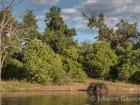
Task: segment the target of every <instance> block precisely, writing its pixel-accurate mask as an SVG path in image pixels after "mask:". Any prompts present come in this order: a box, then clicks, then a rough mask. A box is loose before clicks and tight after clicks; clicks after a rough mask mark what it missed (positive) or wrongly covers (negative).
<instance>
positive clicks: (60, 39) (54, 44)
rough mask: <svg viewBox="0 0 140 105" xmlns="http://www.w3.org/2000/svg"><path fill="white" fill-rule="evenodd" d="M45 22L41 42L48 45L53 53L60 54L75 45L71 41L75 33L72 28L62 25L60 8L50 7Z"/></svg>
mask: <svg viewBox="0 0 140 105" xmlns="http://www.w3.org/2000/svg"><path fill="white" fill-rule="evenodd" d="M45 22H46V29H45V32H44V36H43V41H44V42H46V43H47V44H49V45H50V46H51V48H52V49H53V50H54V51H55V52H57V53H61V52H62V50H63V49H65V48H67V47H68V46H71V45H75V44H76V42H75V41H74V40H73V36H75V35H76V31H75V29H73V28H68V26H67V25H66V24H65V23H64V20H63V18H62V17H61V9H60V8H58V7H52V8H51V9H50V11H49V12H47V13H46V20H45Z"/></svg>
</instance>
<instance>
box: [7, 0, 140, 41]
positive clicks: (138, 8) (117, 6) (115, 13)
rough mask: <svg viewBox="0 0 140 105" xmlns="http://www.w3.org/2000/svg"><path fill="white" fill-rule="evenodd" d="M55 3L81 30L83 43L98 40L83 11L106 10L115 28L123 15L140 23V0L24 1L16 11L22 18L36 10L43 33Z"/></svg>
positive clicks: (109, 23)
mask: <svg viewBox="0 0 140 105" xmlns="http://www.w3.org/2000/svg"><path fill="white" fill-rule="evenodd" d="M8 1H10V0H8ZM52 6H58V7H60V8H61V15H62V17H63V19H64V21H65V22H66V23H67V25H68V26H69V27H71V28H75V29H76V30H77V36H76V37H75V39H77V40H78V41H80V42H81V41H94V40H95V39H94V38H95V37H96V36H97V35H98V32H97V30H94V29H92V30H91V29H89V28H88V27H87V23H88V20H87V18H85V17H83V16H82V12H84V13H87V14H96V13H103V14H104V15H105V16H106V24H107V25H108V26H110V27H114V25H115V24H116V23H117V22H118V21H119V19H120V18H125V19H127V20H136V21H137V22H138V26H140V22H139V21H140V17H139V16H140V0H24V1H23V2H22V3H21V4H20V5H18V6H16V7H15V8H14V10H13V11H14V12H15V14H16V15H17V17H18V19H19V20H21V18H22V16H23V14H24V11H25V10H30V9H33V10H34V11H35V14H36V18H37V20H38V25H39V29H40V31H41V32H43V31H44V28H45V24H44V19H45V13H46V12H47V11H49V9H50V8H51V7H52Z"/></svg>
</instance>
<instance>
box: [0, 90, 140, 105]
mask: <svg viewBox="0 0 140 105" xmlns="http://www.w3.org/2000/svg"><path fill="white" fill-rule="evenodd" d="M0 103H1V104H0V105H140V95H123V94H122V95H120V94H118V95H104V94H100V93H97V94H96V93H86V92H75V91H72V92H71V91H63V92H62V91H61V92H58V91H49V92H10V93H0Z"/></svg>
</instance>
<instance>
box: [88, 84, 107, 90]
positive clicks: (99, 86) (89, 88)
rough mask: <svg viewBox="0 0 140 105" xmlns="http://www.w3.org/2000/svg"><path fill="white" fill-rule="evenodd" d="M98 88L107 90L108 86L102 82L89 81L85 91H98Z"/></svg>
mask: <svg viewBox="0 0 140 105" xmlns="http://www.w3.org/2000/svg"><path fill="white" fill-rule="evenodd" d="M100 90H105V91H107V90H108V88H107V86H106V85H105V84H104V83H94V82H92V83H90V85H89V87H88V88H87V91H95V92H96V91H100Z"/></svg>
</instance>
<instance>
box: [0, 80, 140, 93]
mask: <svg viewBox="0 0 140 105" xmlns="http://www.w3.org/2000/svg"><path fill="white" fill-rule="evenodd" d="M92 81H94V82H95V83H98V82H103V83H105V84H106V85H107V87H108V90H109V91H110V92H112V93H114V92H119V93H122V92H123V93H125V92H126V93H130V94H131V93H140V85H134V84H128V83H123V82H115V83H114V82H108V81H100V80H88V81H86V82H84V83H69V84H67V85H51V84H49V85H40V84H29V83H25V82H18V81H11V82H10V81H9V82H1V89H0V92H13V91H85V90H86V89H87V87H88V85H89V84H90V83H91V82H92Z"/></svg>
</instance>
